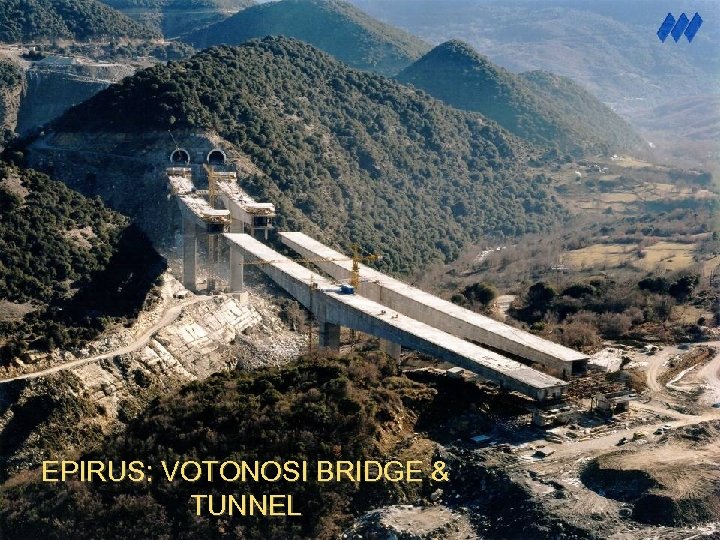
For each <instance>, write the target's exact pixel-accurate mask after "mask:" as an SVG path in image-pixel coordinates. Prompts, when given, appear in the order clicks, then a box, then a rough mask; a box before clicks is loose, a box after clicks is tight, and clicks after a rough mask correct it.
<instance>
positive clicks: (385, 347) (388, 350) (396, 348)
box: [380, 338, 402, 360]
mask: <svg viewBox="0 0 720 540" xmlns="http://www.w3.org/2000/svg"><path fill="white" fill-rule="evenodd" d="M380 350H381V351H382V352H384V353H385V354H387V355H388V356H389V357H391V358H394V359H395V360H400V352H401V351H402V347H401V346H400V344H399V343H394V342H392V341H389V340H387V339H383V338H380Z"/></svg>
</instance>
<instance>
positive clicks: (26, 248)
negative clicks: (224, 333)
mask: <svg viewBox="0 0 720 540" xmlns="http://www.w3.org/2000/svg"><path fill="white" fill-rule="evenodd" d="M163 269H164V262H163V260H162V258H161V257H160V256H159V255H158V254H157V252H156V251H155V250H154V249H153V248H152V246H151V245H150V243H149V241H148V240H147V238H146V237H145V235H144V234H143V233H142V232H140V231H139V230H138V229H137V228H136V227H134V226H132V225H130V224H129V222H128V220H127V218H125V217H123V216H121V215H119V214H117V213H116V212H113V211H111V210H109V209H107V208H105V207H104V206H103V205H102V203H101V202H100V201H99V200H92V199H86V198H85V197H83V196H82V195H80V194H79V193H76V192H74V191H72V190H70V189H69V188H67V187H66V186H65V185H64V184H62V183H61V182H56V181H53V180H50V179H49V178H48V177H47V176H45V175H44V174H40V173H38V172H35V171H33V170H24V169H18V168H16V167H11V166H8V165H5V164H3V163H1V162H0V363H4V362H7V361H9V360H11V359H12V358H13V357H15V356H18V355H21V354H22V352H23V351H24V350H25V349H26V348H28V347H30V348H32V349H40V350H48V349H50V348H52V347H54V346H61V345H64V346H70V347H71V346H75V345H77V344H78V343H79V342H80V341H82V340H84V339H88V338H91V337H94V336H95V335H97V333H98V332H99V331H100V330H102V328H103V327H104V325H105V324H106V323H107V322H109V321H111V320H113V319H115V318H124V317H133V316H135V315H136V314H137V311H138V310H139V309H140V307H142V305H143V303H144V302H145V296H146V294H147V292H148V291H149V289H150V288H151V286H152V284H153V282H154V280H155V278H156V277H157V276H158V275H159V273H160V272H161V271H162V270H163ZM13 314H15V315H17V316H15V315H13ZM23 314H25V317H24V318H22V315H23Z"/></svg>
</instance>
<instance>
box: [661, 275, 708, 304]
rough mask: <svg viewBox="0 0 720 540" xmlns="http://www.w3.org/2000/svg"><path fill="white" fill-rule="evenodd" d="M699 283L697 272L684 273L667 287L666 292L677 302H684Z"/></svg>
mask: <svg viewBox="0 0 720 540" xmlns="http://www.w3.org/2000/svg"><path fill="white" fill-rule="evenodd" d="M698 283H700V276H699V275H698V274H685V275H684V276H682V277H680V278H679V279H677V280H676V281H674V282H673V283H672V284H670V286H669V287H668V294H670V296H672V297H673V298H674V299H675V300H677V301H678V302H684V301H685V300H687V299H688V298H689V297H690V295H692V293H693V291H694V290H695V287H697V286H698Z"/></svg>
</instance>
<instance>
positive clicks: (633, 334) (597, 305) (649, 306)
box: [510, 272, 715, 349]
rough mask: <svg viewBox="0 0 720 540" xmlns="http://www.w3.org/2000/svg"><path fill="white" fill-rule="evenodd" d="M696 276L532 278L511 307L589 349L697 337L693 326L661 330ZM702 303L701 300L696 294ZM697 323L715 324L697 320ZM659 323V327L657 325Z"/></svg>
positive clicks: (513, 311) (561, 338)
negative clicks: (650, 338)
mask: <svg viewBox="0 0 720 540" xmlns="http://www.w3.org/2000/svg"><path fill="white" fill-rule="evenodd" d="M699 282H700V276H698V275H697V274H692V273H689V272H680V273H677V274H676V275H674V276H669V277H668V276H655V275H649V276H647V277H645V278H643V279H641V280H640V281H635V282H632V281H626V280H618V279H611V278H609V277H602V278H600V277H598V278H592V279H587V280H583V281H577V282H575V283H571V284H569V285H565V286H563V287H562V288H560V289H558V288H556V287H553V286H552V285H550V284H548V283H545V282H542V281H540V282H537V283H535V284H534V285H532V286H531V287H529V288H528V289H527V291H526V292H525V293H524V294H523V295H522V296H521V299H520V301H519V302H517V303H516V304H515V305H514V306H511V310H510V313H511V315H512V316H513V317H515V318H516V319H518V320H520V321H523V322H525V323H528V324H531V325H532V328H533V329H535V330H537V331H541V332H542V331H552V332H554V333H555V336H556V338H557V339H558V341H560V342H561V343H563V344H565V345H568V346H570V347H576V348H581V349H582V348H586V349H592V348H593V347H596V346H598V345H600V337H601V336H602V337H604V338H606V339H622V338H636V339H642V338H643V336H645V335H655V336H657V337H662V338H664V339H678V340H681V341H684V340H688V339H692V340H698V339H702V337H703V331H702V329H701V328H700V327H699V326H698V325H695V324H688V325H686V326H681V325H677V326H673V327H672V329H671V333H672V332H674V335H671V334H667V335H665V334H666V331H670V329H668V330H665V328H666V327H665V325H666V323H668V321H670V319H671V318H672V316H673V308H674V307H675V306H676V305H680V304H683V303H688V302H690V301H691V300H693V293H694V292H695V290H696V288H697V286H698V284H699ZM698 300H699V301H700V302H701V301H702V298H698ZM698 324H702V325H706V324H715V323H714V322H712V321H698ZM661 325H662V330H661V329H660V327H661Z"/></svg>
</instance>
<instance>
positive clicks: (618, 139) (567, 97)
mask: <svg viewBox="0 0 720 540" xmlns="http://www.w3.org/2000/svg"><path fill="white" fill-rule="evenodd" d="M519 77H520V78H521V79H522V80H524V81H525V82H526V83H527V85H528V86H529V87H530V88H531V89H532V90H533V91H535V92H536V93H537V95H539V96H541V99H545V100H547V103H548V106H549V107H552V108H553V109H554V111H555V112H556V114H558V115H559V117H560V118H561V119H562V122H563V124H564V127H565V129H567V130H568V131H569V132H570V133H571V134H572V136H573V137H575V140H577V141H580V142H581V143H582V144H584V145H586V146H587V147H591V148H606V149H608V150H611V151H612V150H617V151H627V150H631V149H634V148H639V147H641V146H642V145H643V141H642V139H641V138H640V136H639V135H638V134H637V133H636V132H635V130H634V129H633V128H632V126H631V125H630V124H628V123H627V122H626V121H625V120H624V119H623V118H621V117H620V116H619V115H618V114H616V113H615V112H614V111H613V110H612V109H610V107H608V106H607V105H605V104H604V103H602V102H601V101H600V100H598V99H597V98H596V97H595V96H594V95H592V94H591V93H590V92H588V91H587V90H585V88H583V87H582V86H580V85H579V84H577V83H575V81H573V80H572V79H569V78H567V77H563V76H560V75H555V74H553V73H549V72H547V71H530V72H527V73H521V74H520V75H519Z"/></svg>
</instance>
